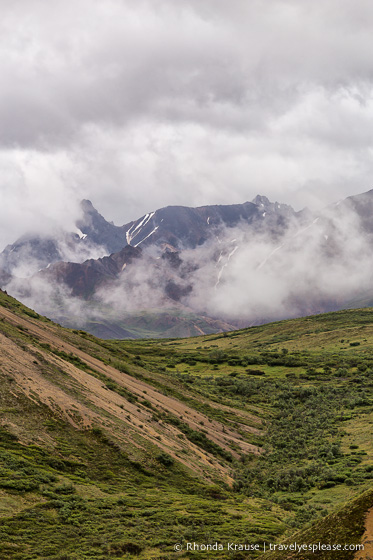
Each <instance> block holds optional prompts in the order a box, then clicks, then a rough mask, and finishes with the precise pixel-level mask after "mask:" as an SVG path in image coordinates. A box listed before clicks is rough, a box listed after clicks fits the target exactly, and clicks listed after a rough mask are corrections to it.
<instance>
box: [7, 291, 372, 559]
mask: <svg viewBox="0 0 373 560" xmlns="http://www.w3.org/2000/svg"><path fill="white" fill-rule="evenodd" d="M0 303H1V307H0V315H1V316H0V332H2V333H3V336H2V338H1V350H2V358H3V359H2V363H1V366H0V372H1V377H2V380H1V381H2V383H1V389H0V391H1V401H0V402H1V404H0V407H1V413H2V414H1V425H2V430H1V432H0V516H1V519H2V520H1V523H0V543H1V544H0V551H1V552H2V557H8V558H12V559H13V558H14V559H19V560H26V559H36V558H38V559H39V558H54V559H57V558H59V559H61V560H62V559H65V560H68V559H70V560H78V559H79V560H80V559H81V558H90V559H91V558H92V559H96V558H97V559H98V558H102V559H104V558H108V557H110V556H113V557H117V558H124V557H126V558H130V557H132V556H133V557H135V556H136V557H139V556H140V557H141V558H173V557H174V553H173V552H172V550H173V544H174V543H176V542H182V543H183V542H186V541H190V540H195V541H196V542H200V543H206V542H215V541H218V542H223V543H224V542H226V541H228V540H229V541H234V542H245V539H248V540H249V541H251V542H262V541H267V542H275V541H279V540H281V539H284V538H285V537H286V536H289V535H291V534H292V533H294V531H296V530H299V529H301V530H303V529H304V528H305V527H307V525H311V527H316V525H312V524H314V523H319V524H320V523H321V524H322V523H324V526H327V527H328V531H329V532H331V535H332V536H333V531H334V538H340V537H341V535H340V534H338V531H340V528H341V526H343V523H342V524H341V522H340V518H333V517H328V515H331V512H333V511H334V510H336V509H338V508H340V507H341V506H344V504H346V503H348V502H349V500H351V499H354V497H355V496H359V495H360V494H361V493H362V492H363V491H364V490H366V489H367V488H369V487H370V486H371V481H372V471H373V444H372V438H371V437H370V433H371V427H372V422H373V414H372V404H373V403H372V385H373V384H372V379H373V377H372V371H373V312H372V310H369V309H364V310H357V311H348V312H339V313H334V314H327V315H323V316H317V317H311V318H305V319H300V320H294V321H284V322H281V323H274V324H272V325H267V326H261V327H255V328H252V329H248V330H243V331H237V332H234V333H229V334H228V335H209V336H203V337H198V338H194V339H186V340H168V341H162V342H160V341H155V340H151V341H100V340H97V339H95V338H94V337H92V336H91V335H87V334H86V333H83V332H79V331H72V330H66V329H61V328H59V327H58V326H55V325H53V324H52V323H50V322H49V321H48V320H45V319H43V318H41V317H38V316H37V315H36V314H34V313H33V312H32V311H30V310H27V308H24V307H23V306H22V305H21V304H19V303H18V302H16V301H15V300H13V299H12V298H10V297H8V296H6V295H4V294H3V293H1V292H0ZM351 344H352V345H351ZM284 411H285V413H284ZM289 435H290V437H289ZM256 450H258V451H260V450H265V451H266V452H265V453H262V454H259V455H258V454H255V453H253V452H256ZM295 464H296V465H297V469H294V465H295ZM232 487H233V490H232ZM352 503H353V502H352ZM359 503H360V502H359ZM361 503H362V504H363V505H361V504H360V506H359V507H358V508H357V509H356V508H355V510H356V512H357V513H356V516H355V517H356V518H357V522H356V523H357V524H356V527H355V529H356V530H355V534H354V539H358V538H360V536H361V534H362V527H363V521H362V520H363V518H364V512H365V511H366V509H367V508H368V507H369V504H370V505H373V499H371V497H369V498H364V500H363V501H362V502H361ZM348 507H349V508H351V507H352V506H348ZM359 508H360V509H359ZM355 510H354V511H355ZM348 511H350V510H349V509H345V510H344V514H343V515H347V517H348V515H350V514H348ZM346 512H347V514H346ZM341 515H342V514H341ZM354 515H355V514H354ZM325 516H326V517H325ZM336 519H337V520H338V522H336ZM325 524H326V525H325ZM345 525H346V526H347V525H348V522H346V523H345ZM319 527H322V525H319ZM333 527H334V529H333ZM305 530H307V529H305ZM315 531H316V532H315V533H313V534H310V533H305V534H304V539H306V540H305V541H303V542H307V539H310V538H311V537H312V539H313V538H315V537H316V534H319V533H320V534H321V533H322V529H321V528H319V529H315ZM359 535H360V536H359ZM135 545H136V546H138V547H139V548H136V546H135ZM349 554H350V553H349ZM204 555H205V556H206V555H207V556H208V554H207V553H204ZM212 555H213V556H214V557H215V558H218V557H219V555H217V553H212ZM239 555H240V553H236V557H237V558H239ZM176 556H177V555H176ZM220 557H222V558H223V557H225V556H224V553H221V556H220ZM246 557H247V556H246ZM282 557H284V558H285V557H287V556H286V555H285V556H282ZM282 557H281V558H282ZM334 557H335V556H334ZM334 557H333V556H325V558H334ZM346 558H352V555H351V554H350V556H346Z"/></svg>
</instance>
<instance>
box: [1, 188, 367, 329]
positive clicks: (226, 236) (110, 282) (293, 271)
mask: <svg viewBox="0 0 373 560" xmlns="http://www.w3.org/2000/svg"><path fill="white" fill-rule="evenodd" d="M82 212H83V218H82V220H81V221H80V222H78V223H77V226H79V228H78V231H79V232H80V233H79V235H78V234H74V236H73V234H65V237H64V239H65V241H64V242H62V237H61V236H60V237H59V238H57V237H56V238H55V239H54V240H51V239H45V238H40V239H36V238H29V239H28V240H27V242H26V241H25V240H19V241H18V242H17V243H16V244H15V245H14V246H10V247H8V248H6V249H5V251H4V252H3V254H2V269H3V273H2V274H1V275H0V280H1V281H2V285H3V287H6V288H7V290H8V291H9V292H10V293H12V294H13V295H15V296H17V297H18V298H19V299H21V300H22V301H24V302H25V303H27V304H28V305H30V306H31V307H35V308H36V309H37V310H38V311H39V312H42V313H45V314H46V315H48V316H49V317H51V318H53V319H54V320H56V321H58V322H60V323H61V324H63V325H66V326H74V325H75V326H76V327H78V328H83V329H87V330H89V331H90V332H92V333H93V334H98V335H100V336H107V337H124V336H133V337H138V336H140V337H142V336H146V337H156V338H157V337H159V336H162V333H163V336H187V335H192V334H193V335H194V334H202V333H205V334H208V333H210V332H211V331H212V329H215V330H216V332H222V331H225V330H230V329H231V328H238V327H243V326H248V325H254V324H262V323H267V322H270V321H273V320H279V319H283V318H290V317H296V316H305V315H309V314H314V313H323V312H327V311H334V310H338V309H343V308H347V307H356V306H361V305H368V304H369V303H370V302H371V301H372V297H373V296H372V293H371V277H372V274H373V258H372V251H371V247H372V234H373V230H372V226H371V223H372V222H371V220H370V216H372V213H373V191H368V192H367V193H363V194H361V195H358V196H354V197H349V198H347V199H346V200H343V201H340V202H338V203H336V204H333V205H331V206H329V207H327V208H325V209H323V210H322V211H321V212H319V213H318V215H312V214H311V213H310V212H309V211H307V210H304V211H302V212H295V211H294V210H293V209H292V208H291V206H288V205H286V204H280V203H277V202H270V201H269V200H268V198H266V197H265V196H261V195H258V196H257V197H255V199H254V200H253V201H252V202H245V203H244V204H234V205H225V206H224V205H215V206H203V207H199V208H186V207H179V206H170V207H167V208H162V209H160V210H157V211H155V212H150V213H148V214H146V215H145V216H142V217H141V218H139V219H138V220H136V221H133V222H130V223H128V224H126V225H124V226H121V227H119V226H114V225H113V224H109V223H108V222H107V221H106V220H105V219H104V218H103V217H102V216H100V214H99V213H98V212H97V211H96V210H95V209H94V208H93V206H92V204H91V203H90V202H89V201H83V203H82ZM83 232H85V233H83ZM69 236H70V237H69ZM72 236H73V237H72ZM67 238H69V239H70V242H69V243H70V245H69V243H67V241H66V239H67ZM71 240H73V241H71ZM68 247H70V249H69V250H70V254H71V255H72V257H73V258H67V257H66V258H63V256H62V253H63V252H64V254H65V255H67V254H68ZM71 247H72V249H71ZM118 247H119V249H118ZM112 249H114V250H113V251H112ZM117 249H118V250H117ZM95 252H96V254H94V253H95ZM108 252H109V253H110V254H107V253H108ZM87 253H90V255H92V253H93V255H92V256H91V258H88V259H87V258H85V256H86V255H87ZM30 262H31V263H33V264H32V266H31V268H30V269H29V271H28V273H27V274H25V275H24V276H26V279H25V278H24V277H23V278H22V274H20V273H21V272H22V271H25V270H27V268H28V267H29V263H30ZM46 263H47V264H46ZM199 329H200V330H199Z"/></svg>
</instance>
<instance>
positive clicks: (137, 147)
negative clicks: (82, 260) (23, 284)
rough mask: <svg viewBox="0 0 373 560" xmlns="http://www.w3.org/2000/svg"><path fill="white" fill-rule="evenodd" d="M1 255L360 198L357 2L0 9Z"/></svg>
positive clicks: (368, 92)
mask: <svg viewBox="0 0 373 560" xmlns="http://www.w3.org/2000/svg"><path fill="white" fill-rule="evenodd" d="M0 8H1V19H0V77H1V87H0V250H1V249H2V248H3V247H4V246H5V244H7V243H11V242H13V241H14V240H15V239H16V238H17V237H18V236H19V235H21V234H23V233H25V232H27V231H29V230H30V231H41V232H47V231H50V230H51V229H52V228H53V227H56V226H58V227H63V228H66V229H72V228H73V224H74V222H75V220H76V218H77V217H78V215H79V205H78V203H79V200H81V199H82V198H89V199H90V200H92V202H93V204H94V205H95V207H96V208H97V209H98V210H99V211H100V212H101V213H102V214H103V215H104V216H105V217H106V218H107V219H108V220H113V221H114V222H115V223H116V224H118V225H122V224H124V223H126V222H128V221H130V220H132V219H137V218H138V217H140V216H142V215H143V214H144V213H146V212H148V211H151V210H155V209H157V208H160V207H163V206H167V205H173V204H181V205H186V206H199V205H205V204H231V203H241V202H245V201H246V200H252V199H253V198H254V197H255V195H256V194H258V193H259V194H263V195H266V196H268V197H269V198H270V199H271V200H278V201H279V202H285V203H290V204H292V205H293V206H294V207H295V208H296V209H301V208H303V207H304V206H308V207H310V208H311V209H319V208H322V207H324V206H326V205H328V204H330V203H332V202H334V201H336V200H339V199H341V198H345V197H346V196H349V195H353V194H357V193H360V192H364V191H367V190H369V189H371V188H372V187H373V174H372V171H373V158H372V151H373V57H372V52H373V33H372V27H373V4H372V3H371V2H370V1H369V0H314V1H312V2H310V1H309V0H265V1H263V0H250V1H249V2H248V1H247V0H231V1H230V2H227V1H226V0H224V1H223V0H203V1H201V0H183V1H182V2H175V1H174V0H151V1H150V0H149V1H147V0H105V2H102V1H101V0H63V1H60V0H54V1H53V2H45V0H0Z"/></svg>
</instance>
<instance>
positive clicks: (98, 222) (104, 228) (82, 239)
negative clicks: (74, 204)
mask: <svg viewBox="0 0 373 560" xmlns="http://www.w3.org/2000/svg"><path fill="white" fill-rule="evenodd" d="M81 211H82V216H81V218H80V219H79V220H78V221H77V223H76V230H75V231H74V232H64V231H57V232H54V233H53V235H52V234H51V235H49V236H48V235H44V236H41V235H38V234H32V233H29V234H26V235H24V236H22V237H21V238H20V239H18V240H17V241H16V242H15V243H13V244H12V245H8V246H7V247H5V249H4V250H3V252H2V253H1V254H0V268H2V269H3V270H4V272H6V273H8V274H13V275H16V276H21V277H22V276H26V277H27V276H31V275H32V274H34V273H35V272H37V271H38V270H40V269H43V268H46V267H48V266H49V265H50V264H52V263H54V262H57V261H63V260H72V261H73V262H82V261H84V260H86V259H87V257H88V256H89V255H91V254H94V255H95V256H96V258H97V257H98V256H103V255H105V254H108V253H114V252H116V251H120V249H122V248H123V247H124V245H125V244H126V240H125V235H124V232H123V230H122V228H120V227H117V226H115V225H114V224H112V223H109V222H107V221H106V220H105V218H103V217H102V216H101V214H99V213H98V212H97V210H96V209H95V208H94V207H93V205H92V203H91V202H90V201H89V200H83V201H82V202H81Z"/></svg>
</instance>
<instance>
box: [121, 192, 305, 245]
mask: <svg viewBox="0 0 373 560" xmlns="http://www.w3.org/2000/svg"><path fill="white" fill-rule="evenodd" d="M301 216H303V212H295V211H294V210H293V209H292V208H291V206H288V205H286V204H279V203H277V202H276V203H271V202H270V201H269V200H268V198H266V197H265V196H259V195H258V196H257V197H256V198H255V199H254V200H253V201H252V202H245V203H243V204H231V205H215V206H201V207H199V208H188V207H184V206H168V207H166V208H161V209H160V210H157V211H156V212H150V213H149V214H146V215H145V216H142V217H141V218H139V219H138V220H136V221H134V222H130V223H129V224H126V225H125V226H123V230H125V232H126V240H127V243H128V244H129V245H133V246H134V247H138V246H139V245H141V247H142V248H144V247H149V246H150V245H151V246H155V247H157V248H159V249H161V250H165V249H169V250H172V251H182V250H185V249H195V248H196V247H198V246H199V245H203V244H204V243H205V242H206V241H207V240H209V239H211V237H214V236H216V235H219V232H221V231H222V230H223V229H225V228H234V227H237V226H239V225H241V224H245V225H250V226H251V227H252V228H253V229H256V230H260V231H261V230H267V231H268V230H271V232H272V233H274V234H276V235H278V234H279V233H280V232H281V231H282V230H283V228H284V227H286V222H287V221H288V220H289V219H291V218H299V217H301Z"/></svg>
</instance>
